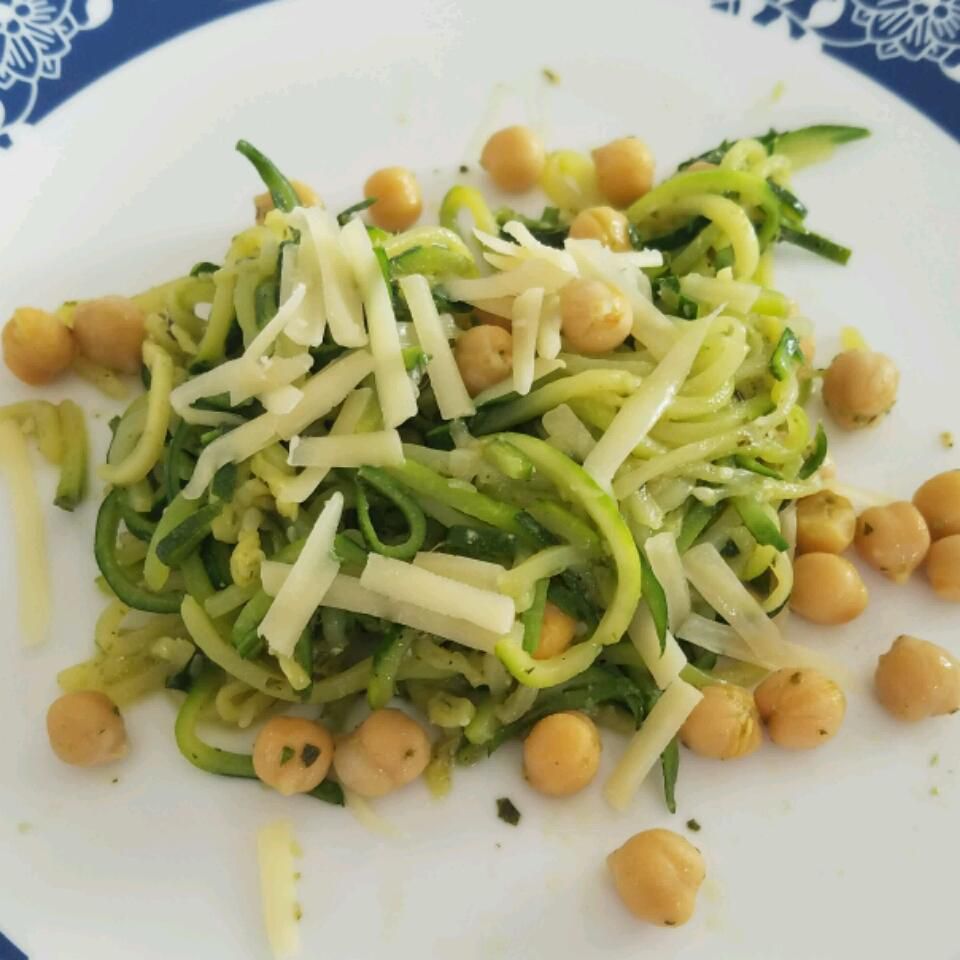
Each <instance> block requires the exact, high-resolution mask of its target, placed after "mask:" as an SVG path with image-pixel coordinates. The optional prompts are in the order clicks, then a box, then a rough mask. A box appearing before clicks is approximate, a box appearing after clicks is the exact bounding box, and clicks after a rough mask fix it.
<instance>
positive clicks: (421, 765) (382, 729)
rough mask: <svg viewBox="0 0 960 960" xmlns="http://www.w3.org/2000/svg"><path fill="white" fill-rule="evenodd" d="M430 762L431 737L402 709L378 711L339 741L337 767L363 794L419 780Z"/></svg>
mask: <svg viewBox="0 0 960 960" xmlns="http://www.w3.org/2000/svg"><path fill="white" fill-rule="evenodd" d="M429 762H430V739H429V738H428V737H427V734H426V731H425V730H424V729H423V727H421V726H420V724H419V723H417V722H416V720H413V719H411V718H410V717H408V716H407V715H406V714H405V713H403V712H402V711H400V710H393V709H391V708H387V709H384V710H374V711H373V713H371V714H370V716H369V717H367V719H366V720H364V721H363V723H361V724H360V726H359V727H357V729H356V730H354V731H353V733H351V734H350V735H349V736H347V737H345V738H344V739H343V740H341V741H340V743H339V744H337V752H336V754H335V756H334V758H333V769H334V770H335V771H336V773H337V777H338V778H339V780H340V782H341V783H342V784H343V786H344V787H345V788H346V789H347V790H352V791H353V792H354V793H357V794H359V795H360V796H361V797H382V796H383V795H384V794H387V793H390V791H391V790H396V789H397V788H398V787H402V786H405V785H406V784H408V783H410V782H411V781H412V780H416V779H417V777H419V776H420V774H421V773H423V771H424V770H425V769H426V766H427V764H428V763H429Z"/></svg>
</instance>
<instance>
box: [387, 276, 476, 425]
mask: <svg viewBox="0 0 960 960" xmlns="http://www.w3.org/2000/svg"><path fill="white" fill-rule="evenodd" d="M400 289H401V290H402V291H403V296H404V297H405V299H406V301H407V306H408V307H409V308H410V314H411V316H412V317H413V325H414V327H415V328H416V331H417V339H418V340H419V342H420V346H421V347H422V348H423V350H424V351H425V352H426V354H427V356H428V357H429V360H428V361H427V374H428V376H429V377H430V385H431V386H432V387H433V392H434V394H435V396H436V398H437V406H438V407H439V408H440V416H441V417H442V418H443V419H444V420H454V419H456V418H457V417H469V416H471V415H472V414H474V413H476V412H477V411H476V407H475V406H474V404H473V401H472V400H471V399H470V394H469V393H467V388H466V387H465V386H464V384H463V377H461V376H460V369H459V367H458V366H457V362H456V360H454V358H453V351H452V350H451V349H450V343H449V341H448V339H447V332H446V330H445V329H444V326H443V323H442V321H441V319H440V315H439V313H438V312H437V306H436V304H435V303H434V302H433V295H432V294H431V293H430V284H429V283H428V282H427V279H426V277H421V276H419V275H416V276H410V277H403V278H402V279H401V280H400Z"/></svg>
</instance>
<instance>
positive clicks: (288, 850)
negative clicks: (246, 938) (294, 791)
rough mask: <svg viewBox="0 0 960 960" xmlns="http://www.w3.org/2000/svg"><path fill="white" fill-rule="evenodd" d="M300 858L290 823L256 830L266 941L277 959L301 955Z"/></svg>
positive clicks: (279, 822) (277, 823)
mask: <svg viewBox="0 0 960 960" xmlns="http://www.w3.org/2000/svg"><path fill="white" fill-rule="evenodd" d="M299 855H300V848H299V846H298V844H297V841H296V840H295V839H294V836H293V825H292V824H291V823H290V821H289V820H277V821H275V822H274V823H269V824H267V825H266V826H265V827H261V828H260V829H259V830H258V831H257V861H258V863H259V866H260V901H261V905H262V908H263V922H264V926H265V927H266V932H267V940H268V941H269V943H270V950H271V952H272V953H273V956H274V958H275V960H285V958H289V957H293V956H295V955H296V954H298V953H299V952H300V930H299V927H298V926H297V921H298V907H297V881H296V878H297V870H296V863H295V861H294V857H295V856H299Z"/></svg>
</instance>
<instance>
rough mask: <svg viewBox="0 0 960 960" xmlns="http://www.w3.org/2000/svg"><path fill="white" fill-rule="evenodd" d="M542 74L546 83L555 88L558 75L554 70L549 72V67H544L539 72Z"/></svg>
mask: <svg viewBox="0 0 960 960" xmlns="http://www.w3.org/2000/svg"><path fill="white" fill-rule="evenodd" d="M540 72H541V73H542V74H543V79H544V80H546V81H547V83H549V84H550V85H551V86H554V87H555V86H556V85H557V84H558V83H559V82H560V74H559V73H557V72H556V70H551V69H550V68H549V67H544V68H543V70H541V71H540Z"/></svg>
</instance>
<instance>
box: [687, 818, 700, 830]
mask: <svg viewBox="0 0 960 960" xmlns="http://www.w3.org/2000/svg"><path fill="white" fill-rule="evenodd" d="M687 829H688V830H692V831H693V832H694V833H699V832H700V823H699V821H697V820H694V819H692V818H691V819H690V820H688V821H687Z"/></svg>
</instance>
